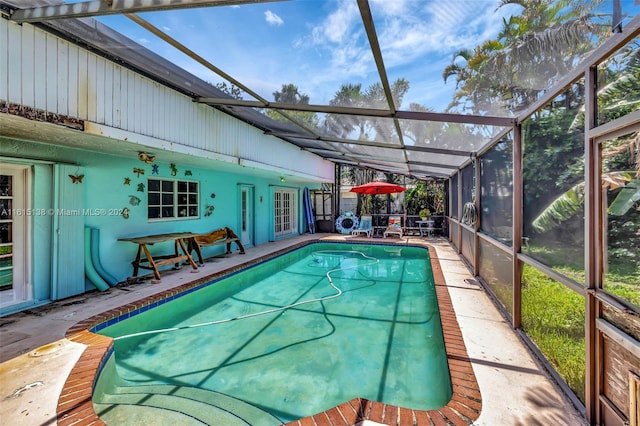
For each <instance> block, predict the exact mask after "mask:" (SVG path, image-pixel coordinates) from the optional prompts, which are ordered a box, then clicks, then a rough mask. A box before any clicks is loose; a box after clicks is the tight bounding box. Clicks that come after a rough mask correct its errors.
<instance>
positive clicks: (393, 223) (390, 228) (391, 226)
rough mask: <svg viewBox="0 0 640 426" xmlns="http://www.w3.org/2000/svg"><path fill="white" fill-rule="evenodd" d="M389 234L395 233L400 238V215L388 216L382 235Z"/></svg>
mask: <svg viewBox="0 0 640 426" xmlns="http://www.w3.org/2000/svg"><path fill="white" fill-rule="evenodd" d="M389 235H397V236H398V237H400V238H402V218H401V217H400V216H389V223H388V224H387V229H385V231H384V237H385V238H387V236H389Z"/></svg>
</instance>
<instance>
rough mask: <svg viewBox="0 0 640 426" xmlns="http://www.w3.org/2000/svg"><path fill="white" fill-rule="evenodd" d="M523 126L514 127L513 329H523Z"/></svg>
mask: <svg viewBox="0 0 640 426" xmlns="http://www.w3.org/2000/svg"><path fill="white" fill-rule="evenodd" d="M522 153H523V149H522V126H521V125H520V124H517V125H515V126H513V150H512V154H511V155H512V157H511V158H512V162H513V182H512V189H513V193H512V203H513V210H512V213H511V214H512V228H511V229H512V234H511V235H513V245H512V252H511V257H512V275H511V282H512V283H513V302H512V303H513V316H512V318H511V321H512V324H511V325H512V326H513V328H520V327H522V262H521V261H520V260H518V253H520V252H521V251H522V228H523V217H522V216H523V205H524V201H523V197H524V191H523V185H524V180H523V178H522V169H523V167H522V166H523V165H522V158H523V156H522Z"/></svg>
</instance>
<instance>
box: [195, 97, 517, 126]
mask: <svg viewBox="0 0 640 426" xmlns="http://www.w3.org/2000/svg"><path fill="white" fill-rule="evenodd" d="M194 101H195V102H200V103H203V104H207V105H211V106H221V105H231V106H242V107H250V108H267V109H282V110H290V111H306V112H317V113H324V114H343V115H359V116H363V117H380V118H397V119H402V120H418V121H434V122H439V123H459V124H479V125H486V126H500V127H511V126H513V124H514V123H515V119H513V118H507V117H493V116H485V115H464V114H450V113H440V112H427V111H395V112H394V111H389V110H388V109H380V108H356V107H346V106H335V105H317V104H295V105H294V104H285V103H281V102H267V103H264V102H258V101H251V100H244V99H229V98H212V97H200V98H196V99H194Z"/></svg>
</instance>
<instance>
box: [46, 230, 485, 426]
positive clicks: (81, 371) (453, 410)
mask: <svg viewBox="0 0 640 426" xmlns="http://www.w3.org/2000/svg"><path fill="white" fill-rule="evenodd" d="M376 243H378V241H376ZM306 244H308V243H300V244H299V245H297V246H294V247H288V248H287V249H284V250H282V252H286V251H290V250H292V249H294V248H297V247H298V246H300V247H301V246H303V245H306ZM424 246H425V247H427V248H428V249H429V255H430V256H431V265H432V269H433V277H434V281H435V286H436V296H437V298H438V306H439V309H440V319H441V322H442V329H443V334H444V344H445V350H446V353H447V360H448V364H449V373H450V375H451V385H452V387H453V396H452V398H451V400H450V401H449V403H448V404H447V405H445V406H443V407H441V408H439V409H437V410H428V411H426V410H412V409H409V408H403V407H397V406H394V405H389V404H383V403H380V402H376V401H369V400H367V399H364V398H355V399H352V400H351V401H347V402H344V403H342V404H340V405H338V406H337V407H333V408H331V409H329V410H327V411H324V412H321V413H318V414H315V415H313V416H309V417H305V418H302V419H299V420H296V421H294V422H290V423H288V426H351V425H354V424H356V423H358V422H360V421H363V420H370V421H373V422H378V423H384V424H385V425H389V426H412V425H415V426H432V425H435V426H439V425H443V426H446V425H456V426H457V425H469V424H471V423H472V422H473V421H474V420H476V419H477V418H478V416H479V415H480V411H481V408H482V397H481V395H480V388H479V387H478V382H477V380H476V376H475V374H474V372H473V368H472V366H471V362H470V360H469V357H468V355H467V349H466V346H465V344H464V341H463V339H462V332H461V331H460V326H459V325H458V320H457V319H456V314H455V311H454V309H453V304H452V303H451V297H450V295H449V290H448V288H447V285H446V282H445V279H444V274H443V273H442V268H441V266H440V262H439V260H438V257H437V254H436V251H435V249H434V248H433V247H431V246H428V245H426V244H424ZM278 253H279V252H278ZM278 253H272V254H270V255H269V256H265V257H264V258H259V259H254V260H252V261H251V262H248V263H245V264H243V265H239V266H236V267H233V268H229V269H226V270H224V271H220V272H218V273H216V274H213V275H208V276H206V277H203V278H201V279H199V280H197V281H193V282H191V283H187V284H184V285H181V286H179V287H176V288H173V289H170V290H166V291H163V292H160V293H158V294H156V295H153V296H150V297H147V298H144V299H141V300H138V301H136V302H133V303H130V304H127V305H124V306H121V307H119V308H116V309H112V310H110V311H107V312H103V313H102V314H99V315H96V316H93V317H91V318H88V319H86V320H84V321H81V322H79V323H77V324H76V325H74V326H73V327H71V328H70V329H69V330H68V331H67V339H69V340H71V341H74V342H77V343H81V344H84V345H86V346H87V348H86V349H85V351H84V352H83V353H82V355H81V357H80V359H79V360H78V362H77V363H76V364H75V366H74V367H73V369H72V370H71V373H70V374H69V377H68V378H67V381H66V382H65V384H64V387H63V389H62V392H61V393H60V397H59V399H58V408H57V421H58V425H103V424H104V422H103V421H102V420H101V419H100V418H99V417H98V415H97V414H96V412H95V410H94V409H93V403H92V402H91V396H92V392H93V384H94V381H95V380H96V379H97V374H98V371H99V369H100V366H101V364H102V362H104V361H105V360H106V357H107V355H108V353H109V349H110V348H111V346H112V344H113V341H112V339H111V338H110V337H107V336H102V335H99V334H95V333H92V332H90V331H89V329H90V328H92V327H93V326H95V325H97V324H100V323H102V322H105V321H108V320H110V319H112V318H116V317H118V316H120V315H123V314H126V313H128V312H132V311H135V310H137V309H140V308H142V307H145V306H148V305H150V304H152V303H155V302H157V301H160V300H164V299H166V298H167V297H171V296H173V295H176V294H179V293H181V292H184V291H185V290H188V289H190V288H193V287H196V286H198V285H201V284H203V283H205V282H207V281H210V280H212V279H215V278H217V277H221V276H224V275H227V274H229V273H232V272H235V271H238V270H241V269H245V268H246V267H248V266H251V265H253V264H255V263H259V262H262V261H264V260H266V259H268V258H270V257H273V256H274V255H277V254H278Z"/></svg>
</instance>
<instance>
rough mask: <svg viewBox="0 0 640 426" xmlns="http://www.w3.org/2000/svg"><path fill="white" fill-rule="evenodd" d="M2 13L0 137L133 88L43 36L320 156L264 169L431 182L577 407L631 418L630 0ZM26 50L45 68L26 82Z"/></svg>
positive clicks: (161, 1) (638, 412)
mask: <svg viewBox="0 0 640 426" xmlns="http://www.w3.org/2000/svg"><path fill="white" fill-rule="evenodd" d="M0 13H1V14H2V18H3V19H4V20H5V21H7V25H4V26H3V27H1V28H2V31H3V32H2V33H0V40H2V42H1V44H0V71H1V74H0V112H1V113H0V128H1V129H2V130H1V131H0V137H1V138H2V139H3V143H4V140H7V139H15V140H29V141H35V142H37V143H42V144H53V145H55V144H68V145H74V146H79V144H80V142H78V141H79V140H80V139H81V138H82V137H83V132H87V128H88V126H85V127H83V122H84V121H85V120H86V121H91V122H96V123H99V124H104V125H107V126H111V127H113V128H118V127H120V126H121V125H122V126H124V123H123V122H121V120H122V119H123V118H122V117H123V116H124V114H123V116H122V117H121V116H120V115H119V114H120V110H119V109H118V108H117V104H118V102H119V99H120V96H122V98H123V99H124V96H125V92H126V91H127V89H131V87H133V86H131V85H130V86H129V87H127V86H126V83H125V80H124V77H122V78H121V77H120V76H117V77H116V73H115V72H114V71H113V69H114V65H107V66H106V67H105V66H102V67H101V66H100V65H99V64H98V66H96V62H93V63H92V62H90V61H89V62H87V60H86V57H83V56H79V55H78V54H77V52H76V51H75V50H73V49H71V48H68V47H65V46H67V45H66V44H65V45H63V43H61V42H60V41H59V40H63V41H64V42H65V43H71V44H73V45H75V46H79V48H80V49H86V50H87V51H90V52H92V53H93V54H96V55H98V56H99V57H100V58H104V60H105V61H106V63H107V64H117V65H118V66H122V67H123V68H125V69H129V70H133V71H135V72H136V73H139V74H140V75H142V76H144V77H145V78H147V79H150V80H151V81H153V82H154V84H157V85H160V86H165V87H168V88H171V89H172V90H175V91H177V92H178V93H180V94H182V95H184V96H186V97H188V98H189V99H190V100H191V101H192V102H193V103H194V104H197V105H199V106H207V107H210V108H212V109H215V110H216V111H220V112H222V113H224V114H228V115H229V116H232V117H235V118H237V119H239V120H241V121H242V122H244V123H247V124H248V125H250V126H252V127H253V128H256V129H258V130H259V131H261V132H263V133H264V134H265V135H269V136H272V137H274V138H277V139H278V140H281V141H284V142H286V143H288V144H292V145H294V146H296V147H298V148H299V149H300V150H302V151H305V152H307V153H311V154H314V155H316V156H318V157H321V158H322V159H324V160H327V161H330V162H331V163H333V164H334V165H335V167H336V170H337V172H336V176H335V179H336V181H334V182H318V181H317V180H316V181H313V179H309V177H308V176H305V175H303V174H301V173H298V174H296V173H284V172H281V171H280V170H279V169H278V168H277V167H274V171H273V173H275V174H276V175H280V176H281V177H280V179H281V181H282V182H284V181H285V179H286V180H288V181H298V182H311V183H315V184H317V187H318V188H320V185H321V184H325V185H326V184H334V185H335V184H336V183H338V182H339V179H340V173H341V170H342V169H343V168H346V167H350V168H357V169H362V170H367V171H371V172H375V173H380V174H382V175H386V176H395V177H403V178H405V179H413V180H415V181H437V182H440V183H443V184H444V188H445V193H446V200H445V201H446V203H445V204H446V210H445V212H444V215H445V217H446V221H447V226H446V229H447V233H446V235H445V237H446V238H448V240H449V241H450V243H451V244H452V245H453V246H454V247H455V248H457V250H458V252H459V253H460V255H461V257H462V258H463V259H464V261H465V262H466V263H467V265H468V267H469V268H470V269H471V270H472V271H473V273H474V275H475V276H476V277H477V279H478V281H479V282H481V283H482V284H483V286H484V288H485V290H486V291H487V292H488V293H489V294H490V295H491V296H492V298H493V299H494V302H495V303H496V305H498V306H499V308H500V309H501V311H502V312H503V314H504V316H505V318H506V319H507V321H508V322H509V323H510V324H511V325H512V326H513V328H514V329H515V330H516V332H517V333H518V334H519V336H520V337H521V338H522V339H523V340H524V342H525V343H526V344H527V345H528V346H529V348H530V349H531V351H532V352H533V353H534V354H535V355H536V356H538V357H539V359H540V360H542V361H543V362H544V363H545V365H546V366H547V368H548V370H549V373H550V374H551V375H552V376H553V377H554V378H555V380H556V381H557V383H558V384H559V386H561V387H562V388H563V390H564V391H565V393H566V394H567V395H568V397H569V398H571V399H572V401H573V402H574V404H575V405H576V407H577V408H578V409H580V410H581V411H582V412H583V414H584V416H585V418H586V420H587V422H588V423H590V424H607V425H609V424H612V425H624V424H632V425H640V408H639V406H640V401H639V399H640V2H639V1H638V0H604V1H597V0H594V1H579V0H576V1H571V0H558V1H552V0H524V1H510V0H500V1H499V0H495V1H493V0H483V1H472V0H451V1H446V2H435V1H427V0H424V1H421V0H413V1H400V0H398V1H382V0H379V1H374V0H370V1H367V0H344V1H257V0H191V1H189V0H92V1H64V2H63V1H56V0H0ZM29 28H36V29H37V31H44V32H45V33H46V34H47V36H46V37H44V38H42V40H41V39H40V38H39V37H40V36H35V37H34V36H33V35H29V34H30V33H29V32H28V29H29ZM20 52H24V54H20ZM83 58H84V59H83ZM34 64H42V66H43V67H44V68H46V69H48V70H51V71H56V72H55V73H53V72H52V73H51V74H48V75H43V76H42V78H41V79H40V80H38V81H39V83H38V85H36V86H34V87H32V88H31V89H29V90H25V88H24V87H21V81H22V80H21V78H24V73H25V70H26V72H32V71H29V70H30V69H33V68H34ZM76 70H79V71H87V70H88V74H89V75H92V74H91V73H92V72H93V73H99V74H98V75H100V76H102V77H104V76H105V75H106V76H108V77H109V79H108V83H106V84H105V85H103V86H99V87H98V89H99V90H102V91H104V93H107V92H108V91H111V90H113V89H114V88H120V86H121V87H122V89H121V90H117V91H114V93H117V95H114V97H113V102H112V103H110V104H107V107H105V108H104V109H102V110H101V109H92V106H91V105H92V104H91V101H92V95H91V93H85V92H84V91H83V90H84V89H78V88H76V83H77V87H85V86H83V82H81V81H78V82H75V81H71V80H69V81H67V80H64V79H62V77H60V76H62V75H63V74H64V75H66V74H67V73H68V74H69V75H72V74H73V72H76ZM78 74H80V72H78ZM63 80H64V81H63ZM70 83H72V84H70ZM61 87H68V90H67V89H65V90H67V91H66V92H65V93H64V94H61V93H58V91H60V90H61V89H60V88H61ZM85 88H86V87H85ZM94 89H95V88H94ZM149 95H150V96H151V91H150V92H149ZM61 96H62V97H63V98H64V99H66V100H68V99H71V100H70V101H69V102H68V105H74V107H67V105H66V104H65V105H62V104H61V103H60V102H59V101H56V100H57V99H60V97H61ZM162 100H163V99H158V100H157V101H158V102H161V101H162ZM56 102H57V104H55V105H53V104H52V103H56ZM109 105H111V107H112V108H111V109H109ZM128 108H129V109H131V110H133V109H135V104H132V103H130V104H129V105H128ZM153 113H154V112H153V111H149V112H148V114H149V115H153ZM13 116H21V117H23V118H28V119H29V120H30V121H29V122H28V123H31V122H32V121H34V120H35V121H38V120H39V121H47V122H54V123H57V124H59V125H60V126H62V127H64V128H65V131H67V132H69V133H68V134H65V136H64V137H63V136H57V137H55V138H54V137H50V138H49V137H47V135H46V134H43V133H42V132H40V131H39V130H38V128H36V127H33V126H31V125H30V124H26V125H25V124H24V123H22V122H15V121H13V120H12V119H10V117H13ZM182 118H183V117H178V118H177V119H174V124H175V125H179V123H180V121H181V119H182ZM143 130H144V129H142V131H141V133H144V132H143ZM112 137H113V136H112ZM200 137H201V138H202V139H203V140H206V139H207V137H208V135H206V134H202V135H201V136H200ZM226 142H227V143H229V144H235V143H240V142H241V141H238V140H233V139H232V140H228V141H226ZM95 149H104V150H105V151H108V150H110V149H111V148H109V147H107V146H106V145H105V146H104V147H102V148H101V147H96V148H95ZM203 149H205V150H206V149H207V148H206V147H205V148H203ZM256 149H257V148H256ZM265 155H266V154H265ZM262 161H263V162H264V163H267V164H268V163H269V161H271V159H270V158H268V157H264V158H263V160H262ZM238 162H240V161H238ZM212 167H213V166H212ZM323 187H324V186H323ZM334 213H337V212H334ZM323 214H324V213H323ZM335 218H336V217H335V215H334V217H333V218H332V220H335Z"/></svg>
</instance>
